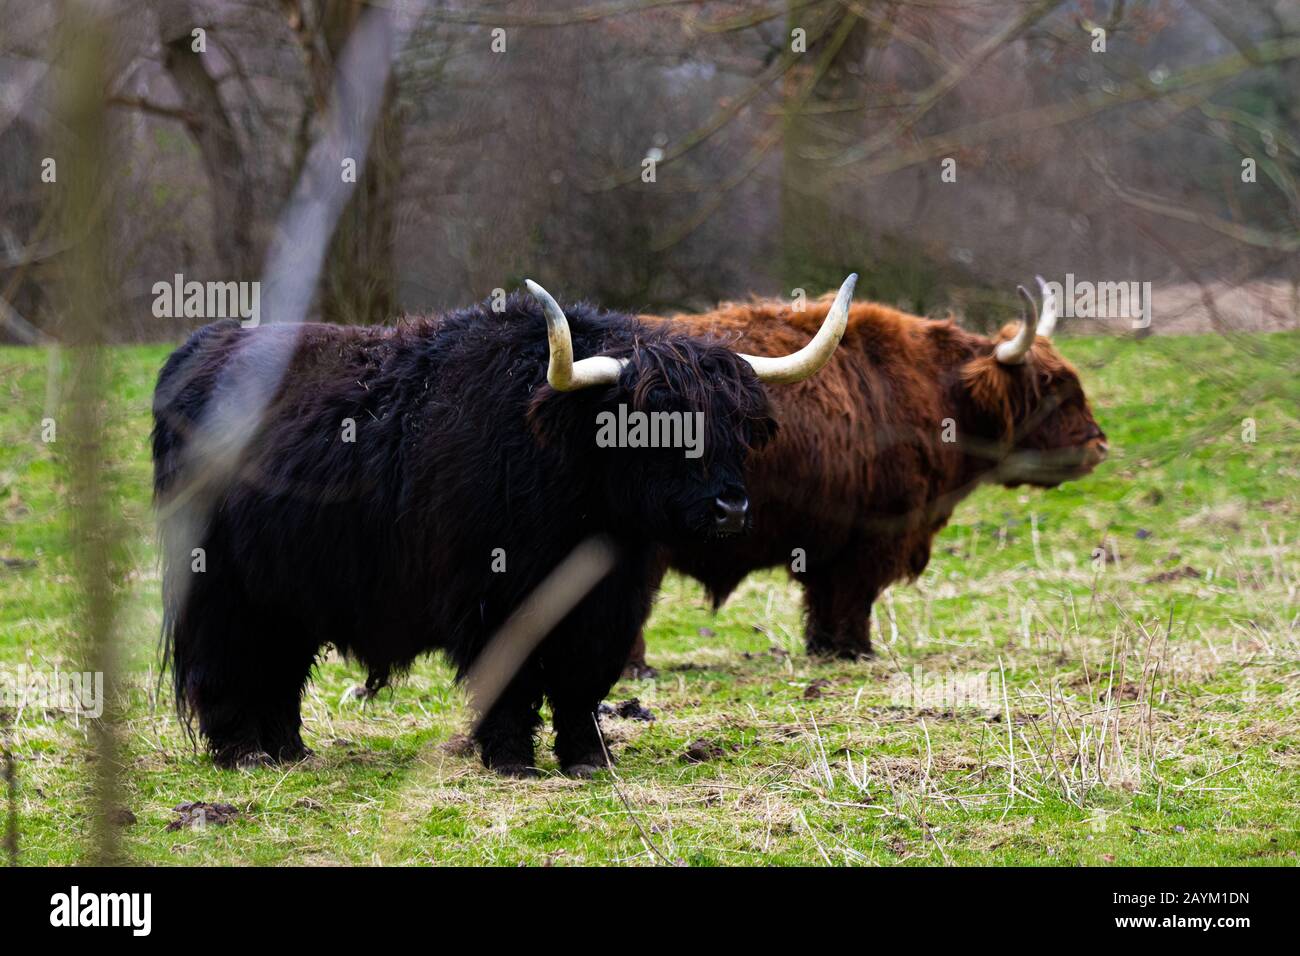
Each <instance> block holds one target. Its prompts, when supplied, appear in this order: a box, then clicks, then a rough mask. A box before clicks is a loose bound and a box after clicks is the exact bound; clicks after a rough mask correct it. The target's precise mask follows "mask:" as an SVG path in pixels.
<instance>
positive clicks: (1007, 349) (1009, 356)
mask: <svg viewBox="0 0 1300 956" xmlns="http://www.w3.org/2000/svg"><path fill="white" fill-rule="evenodd" d="M1016 291H1017V292H1019V293H1020V294H1021V295H1022V296H1023V297H1024V299H1025V301H1026V302H1028V303H1029V308H1030V310H1031V311H1032V312H1033V314H1034V317H1033V320H1032V321H1031V320H1030V319H1029V317H1028V316H1026V315H1025V313H1024V312H1021V313H1020V328H1018V329H1017V330H1016V335H1015V338H1011V339H1008V340H1007V341H1005V342H1002V343H999V345H998V347H997V348H996V349H994V350H993V355H994V357H995V358H996V359H997V360H998V361H999V362H1001V363H1002V364H1003V365H1020V364H1022V363H1023V362H1024V361H1025V356H1026V355H1028V354H1029V346H1031V345H1033V344H1034V335H1035V334H1036V333H1037V330H1038V305H1037V303H1035V302H1034V297H1033V296H1032V295H1030V294H1029V290H1028V289H1026V288H1025V287H1024V286H1022V285H1018V286H1016ZM1052 321H1053V322H1055V321H1056V320H1055V319H1053V320H1052Z"/></svg>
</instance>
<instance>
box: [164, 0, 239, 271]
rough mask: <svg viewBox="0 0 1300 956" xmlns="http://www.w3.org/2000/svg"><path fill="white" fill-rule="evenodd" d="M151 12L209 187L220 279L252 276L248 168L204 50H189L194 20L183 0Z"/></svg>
mask: <svg viewBox="0 0 1300 956" xmlns="http://www.w3.org/2000/svg"><path fill="white" fill-rule="evenodd" d="M157 10H158V38H159V40H160V41H161V42H162V47H163V66H164V68H165V69H166V70H167V73H168V75H169V76H170V77H171V80H172V83H174V84H175V86H176V90H177V92H178V93H179V94H180V97H181V101H182V103H183V104H184V110H185V119H184V122H185V126H186V128H187V129H188V130H189V132H190V135H191V136H193V137H194V141H195V143H197V144H198V147H199V156H200V157H201V159H202V162H203V168H204V170H205V171H206V172H207V176H208V182H209V184H210V187H211V202H212V245H213V249H214V251H215V252H216V255H217V261H218V262H219V263H220V268H221V270H222V273H223V278H225V279H234V280H243V279H248V278H252V277H253V276H254V275H256V273H257V268H258V264H257V261H256V258H255V256H256V249H255V246H254V242H253V219H254V215H253V204H252V198H253V189H252V183H251V182H250V181H249V176H250V170H249V168H248V164H247V163H246V162H245V157H244V154H243V150H242V149H241V147H240V145H239V140H238V138H237V136H236V135H235V127H234V123H233V122H232V121H231V119H230V114H229V113H228V112H227V111H226V108H225V106H224V104H223V103H222V102H221V95H220V92H219V90H218V88H217V82H216V80H215V79H214V78H213V76H212V74H211V73H210V72H208V66H207V63H206V62H205V59H204V57H205V54H204V53H200V52H197V51H195V49H194V38H193V35H192V31H193V30H194V28H195V27H196V26H199V25H200V24H198V23H196V21H195V17H194V13H193V11H192V9H191V7H190V5H189V4H188V3H184V2H176V0H161V2H159V3H158V4H157Z"/></svg>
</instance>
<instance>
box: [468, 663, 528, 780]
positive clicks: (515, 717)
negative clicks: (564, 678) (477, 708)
mask: <svg viewBox="0 0 1300 956" xmlns="http://www.w3.org/2000/svg"><path fill="white" fill-rule="evenodd" d="M541 706H542V691H541V680H540V673H539V671H538V669H537V665H536V663H534V662H532V661H529V662H528V663H526V664H524V666H523V668H522V669H521V670H520V671H519V673H518V674H516V675H515V677H514V679H513V680H511V682H510V683H509V684H508V685H507V686H506V689H505V690H504V691H502V693H501V696H500V697H499V698H498V699H497V701H496V703H494V704H493V705H492V708H491V709H490V710H489V711H488V712H487V713H486V714H484V715H483V716H482V717H481V718H480V719H479V721H478V723H477V724H476V725H475V727H474V740H475V742H476V743H477V744H478V749H479V755H480V756H481V757H482V759H483V765H484V766H485V767H487V768H488V769H489V770H493V771H495V772H496V773H499V774H501V775H502V776H503V777H535V776H537V768H536V767H535V766H534V763H535V756H534V745H535V740H534V738H535V736H536V733H537V727H538V725H539V724H540V723H541V715H540V713H539V711H540V709H541Z"/></svg>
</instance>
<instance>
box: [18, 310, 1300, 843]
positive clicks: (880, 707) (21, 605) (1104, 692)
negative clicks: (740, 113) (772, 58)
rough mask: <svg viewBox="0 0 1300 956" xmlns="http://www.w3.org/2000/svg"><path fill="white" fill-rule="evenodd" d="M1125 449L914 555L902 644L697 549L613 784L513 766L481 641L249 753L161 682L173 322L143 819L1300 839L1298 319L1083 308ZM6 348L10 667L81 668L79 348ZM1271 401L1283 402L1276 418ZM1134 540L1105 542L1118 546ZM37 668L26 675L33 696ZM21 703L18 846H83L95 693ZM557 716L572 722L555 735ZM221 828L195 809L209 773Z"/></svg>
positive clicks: (138, 509) (144, 824)
mask: <svg viewBox="0 0 1300 956" xmlns="http://www.w3.org/2000/svg"><path fill="white" fill-rule="evenodd" d="M1062 347H1063V350H1064V351H1065V352H1066V354H1067V355H1068V356H1070V357H1071V358H1072V359H1073V360H1074V361H1075V362H1076V363H1077V364H1078V365H1079V366H1080V369H1081V371H1082V373H1083V377H1084V381H1085V383H1086V384H1087V387H1088V389H1089V393H1090V396H1091V398H1092V401H1093V405H1094V408H1095V410H1096V413H1097V418H1098V419H1099V421H1100V422H1101V424H1102V426H1103V427H1104V428H1105V429H1106V430H1107V432H1108V433H1109V437H1110V441H1111V447H1112V453H1111V454H1112V457H1111V459H1110V461H1109V462H1107V463H1106V464H1105V465H1103V466H1102V467H1101V469H1099V470H1098V472H1097V473H1096V474H1094V475H1093V476H1091V477H1090V478H1088V479H1087V480H1085V481H1081V482H1078V483H1075V484H1073V485H1069V486H1066V487H1063V488H1061V489H1058V490H1055V491H1047V492H1043V491H1018V492H1013V491H1007V490H1005V489H1002V488H995V487H991V488H984V489H982V490H980V491H979V492H978V493H977V494H976V495H974V496H973V497H972V498H971V499H970V500H969V501H967V502H966V503H965V504H964V505H963V506H962V507H961V508H960V509H959V510H958V512H957V514H956V516H955V520H954V522H953V524H952V525H951V526H950V527H949V528H948V529H947V530H946V531H945V532H944V533H943V535H942V536H941V538H940V539H939V540H938V541H937V542H936V546H935V549H934V559H933V560H932V561H931V563H930V567H929V569H928V570H927V571H926V573H925V574H924V576H923V577H922V578H921V580H920V581H919V582H918V583H917V585H916V586H909V587H899V588H895V589H893V590H892V591H891V592H890V593H889V594H888V595H887V596H886V598H885V599H883V600H882V601H881V602H880V603H879V604H878V605H877V615H876V619H875V627H876V631H877V635H876V640H877V644H878V647H879V651H880V653H879V656H878V658H877V659H876V660H874V661H872V662H869V663H865V664H856V665H849V664H823V663H816V662H813V661H810V660H809V659H808V658H807V657H806V656H805V655H804V654H803V651H802V648H801V642H800V640H799V633H800V622H799V616H800V614H799V594H798V592H797V590H796V589H795V588H793V587H791V586H790V584H789V583H788V582H787V581H786V579H785V578H784V576H783V575H780V574H776V573H772V574H765V575H760V576H756V577H754V578H752V579H751V580H750V581H749V582H748V583H747V584H746V585H745V586H744V587H743V589H742V591H741V592H740V593H739V594H738V595H737V596H736V597H735V598H734V599H733V600H732V602H731V603H730V604H729V605H728V606H727V607H726V608H724V609H723V611H722V612H721V613H720V614H719V615H718V616H717V617H716V618H715V617H714V616H712V615H711V613H710V612H709V610H708V608H707V605H706V604H705V602H704V600H703V596H702V594H701V592H700V590H699V588H698V587H697V586H695V585H694V584H693V583H692V582H688V581H685V580H681V579H670V580H669V581H668V583H667V585H666V589H665V593H664V594H663V595H662V596H661V598H660V601H659V604H658V608H657V610H656V612H655V615H654V618H653V620H652V623H651V627H650V635H649V646H650V661H651V663H652V664H653V665H655V666H656V667H657V668H658V669H659V677H658V678H657V679H654V680H646V681H634V682H631V681H627V682H624V683H622V684H620V685H619V686H618V687H616V688H615V689H614V691H613V692H612V694H611V701H612V702H618V701H622V700H625V699H628V698H632V697H636V698H639V699H640V701H641V703H642V704H643V705H645V706H647V707H649V708H650V709H651V710H652V711H653V712H654V714H655V716H656V717H657V719H656V720H655V721H654V722H652V723H651V722H642V721H635V720H628V719H623V718H619V717H608V718H606V726H607V728H608V732H609V736H610V737H611V739H612V740H614V741H615V742H616V747H617V750H618V751H619V752H620V754H621V761H620V763H619V765H618V767H617V770H616V775H612V774H610V773H604V774H602V775H600V776H599V777H597V778H596V779H594V780H591V781H571V780H566V779H563V778H560V777H558V776H556V775H554V770H555V767H554V763H553V758H551V757H550V755H549V752H545V751H543V752H545V758H544V759H545V760H546V761H550V762H548V763H545V765H544V766H545V768H546V769H549V770H550V771H551V772H552V774H551V775H550V776H548V777H547V778H544V779H542V780H541V781H506V780H501V779H497V778H495V777H493V776H492V775H491V774H489V773H487V772H486V771H484V770H483V769H482V767H481V766H480V765H479V763H478V761H477V758H475V757H474V756H472V755H468V754H466V753H465V752H464V748H463V747H462V746H458V744H457V740H458V735H460V734H461V733H462V732H463V730H464V727H465V723H466V719H467V716H466V708H465V703H464V700H463V698H462V695H461V694H460V693H459V692H458V690H457V689H455V688H454V687H453V686H452V684H451V682H450V677H449V671H448V670H447V668H446V667H445V666H444V665H443V664H441V663H440V662H439V661H437V660H426V661H424V662H422V663H421V664H419V665H418V666H417V668H416V669H415V671H414V672H413V673H412V675H411V676H410V678H409V679H407V680H405V681H403V682H402V683H400V684H398V685H397V686H395V687H394V688H392V689H391V690H386V691H384V692H383V693H382V694H381V695H380V696H379V697H378V698H377V699H376V700H373V701H369V702H366V703H362V702H360V701H358V700H356V699H355V698H354V697H353V696H352V695H351V694H350V693H349V690H350V688H352V687H353V685H354V684H356V683H357V682H358V681H359V680H360V679H361V678H362V677H363V676H364V675H363V674H361V673H360V672H359V670H358V669H357V668H356V667H354V666H350V665H348V664H347V663H346V662H343V661H340V660H338V659H336V658H334V657H331V658H329V659H327V660H325V661H324V662H322V664H321V666H320V668H319V671H318V673H317V675H316V678H315V680H314V682H313V684H312V685H311V688H310V692H309V695H308V698H307V700H306V701H305V703H304V715H305V720H306V726H307V731H306V737H307V741H308V744H309V745H310V746H312V747H313V748H314V749H315V751H316V755H315V756H314V757H312V758H311V759H309V760H307V761H306V762H304V763H303V764H302V765H299V766H295V767H292V768H279V769H257V770H248V771H238V772H234V771H218V770H215V769H214V768H213V767H212V766H211V764H210V763H209V762H208V761H207V759H206V758H205V757H203V756H202V755H200V754H197V753H195V752H194V751H193V749H192V748H191V746H190V744H189V742H188V741H187V739H186V738H185V736H184V735H183V733H182V732H181V730H180V728H179V726H178V724H177V722H176V719H175V718H174V716H173V714H172V709H171V700H170V694H169V692H167V691H165V690H164V691H162V692H159V690H158V673H157V660H156V644H157V634H158V625H159V601H158V586H159V576H158V571H157V566H156V558H155V550H154V540H153V527H152V521H151V516H150V512H149V503H148V488H149V462H148V452H147V435H148V429H149V420H148V407H149V395H150V391H151V388H152V385H153V378H154V375H155V374H156V371H157V368H158V366H159V364H160V363H161V361H162V359H163V357H164V356H165V354H166V352H167V349H166V348H164V347H134V348H121V349H118V350H115V351H114V353H113V357H112V361H113V367H114V381H113V394H114V396H115V398H116V400H115V402H114V404H113V408H112V409H111V413H112V414H113V415H114V427H113V429H112V433H111V434H110V435H108V436H106V440H107V442H108V447H109V448H111V449H112V457H113V459H114V461H115V463H116V468H115V470H114V472H113V474H112V475H111V478H112V480H113V482H114V483H115V486H116V487H117V488H119V489H121V495H120V501H119V502H118V503H117V504H118V513H119V514H120V516H121V517H122V518H123V519H124V520H125V522H126V525H127V527H128V529H129V530H128V540H127V545H128V547H127V554H126V557H125V561H126V564H127V566H128V570H127V573H126V574H125V575H124V584H123V587H122V593H121V595H120V597H121V601H120V614H119V630H120V633H121V635H122V639H123V642H124V644H125V651H124V662H125V668H126V670H127V672H128V674H127V676H128V687H127V689H126V690H125V691H124V693H123V697H122V699H121V701H120V704H121V706H122V707H124V708H125V714H126V723H125V726H124V728H123V733H122V740H123V749H124V756H125V761H124V772H125V775H126V793H125V794H124V803H125V809H126V810H129V811H130V815H129V816H128V815H125V814H124V819H123V823H122V826H123V831H122V832H123V841H124V846H125V849H126V852H127V853H128V854H129V857H130V859H132V860H133V861H137V862H140V863H146V864H236V863H254V864H280V863H294V864H337V863H343V864H368V863H384V864H406V863H439V864H443V863H447V864H500V865H509V864H517V863H528V864H557V865H563V864H606V863H638V864H652V863H665V862H672V863H679V862H680V863H686V864H693V865H698V864H791V863H793V864H814V865H815V864H823V863H831V864H881V865H895V864H928V865H940V864H956V865H961V864H1084V865H1125V864H1138V865H1141V864H1248V863H1259V864H1274V865H1292V866H1293V865H1296V863H1297V852H1298V851H1300V714H1298V713H1297V698H1298V696H1300V667H1298V666H1297V659H1298V657H1300V653H1298V651H1300V640H1298V639H1297V593H1296V591H1297V582H1298V581H1300V561H1298V560H1297V555H1298V552H1297V547H1296V545H1297V530H1298V525H1300V521H1298V520H1297V519H1298V514H1300V511H1298V508H1300V491H1298V489H1300V480H1298V479H1300V385H1298V381H1300V379H1298V376H1297V372H1298V371H1300V336H1296V335H1295V334H1289V333H1287V334H1272V335H1258V336H1249V337H1241V338H1234V339H1225V338H1220V337H1216V336H1204V337H1172V336H1170V337H1155V338H1150V339H1146V340H1143V341H1131V340H1127V341H1126V340H1118V339H1075V340H1066V341H1064V342H1063V343H1062ZM60 368H61V364H60V362H59V361H58V359H57V358H53V359H52V358H51V356H50V355H49V354H47V353H45V352H42V351H37V350H20V349H7V350H0V396H3V399H2V400H0V509H2V510H0V558H3V559H5V561H4V565H3V566H2V567H0V687H2V686H4V681H5V680H8V681H9V682H10V683H11V684H12V683H13V682H14V681H16V680H17V679H18V678H19V676H21V675H22V674H23V673H24V671H26V672H27V673H30V672H33V671H34V672H41V673H48V672H50V671H52V670H53V669H54V668H55V667H56V666H57V667H59V668H61V669H63V670H76V669H78V663H79V658H78V656H77V653H78V652H77V651H76V648H77V646H78V638H79V635H78V634H77V630H78V625H77V618H76V616H75V613H74V609H75V602H74V599H73V598H74V594H75V581H74V579H73V576H72V570H73V569H72V564H71V560H70V557H69V554H68V548H67V544H66V540H67V536H68V533H69V517H68V514H67V512H66V511H65V509H64V508H63V507H62V494H63V489H64V485H65V477H64V476H65V472H64V470H63V467H62V465H61V462H60V459H59V455H60V452H61V449H62V447H63V445H64V444H65V440H64V439H63V437H62V436H59V440H56V441H55V442H54V443H52V444H47V443H44V442H42V440H41V420H42V418H44V417H46V416H51V417H53V418H55V420H56V421H58V420H59V402H60V395H62V394H65V393H66V388H67V383H66V381H65V380H64V379H65V376H66V372H63V373H60V372H59V369H60ZM1243 419H1251V420H1253V423H1254V429H1255V436H1254V437H1255V440H1254V441H1253V442H1252V441H1248V440H1245V439H1246V438H1249V437H1250V436H1249V434H1246V435H1245V436H1243V428H1244V427H1245V426H1244V425H1243ZM1098 549H1101V552H1102V554H1103V555H1104V557H1103V558H1098V557H1096V556H1095V555H1096V553H1097V552H1098ZM11 696H12V695H11ZM0 704H3V712H2V713H0V718H3V724H4V725H5V726H6V727H7V728H8V732H9V735H10V737H11V739H12V741H13V748H14V751H15V753H16V755H17V758H18V761H17V772H18V789H17V805H18V815H19V821H20V826H21V834H20V860H21V862H23V863H26V864H52V863H54V864H57V863H71V862H76V861H77V860H79V859H82V858H83V857H84V854H85V852H86V849H85V847H86V841H87V838H88V835H89V830H90V806H91V802H90V798H89V794H88V792H87V789H86V788H87V786H88V780H89V775H88V774H87V772H86V752H87V735H86V722H85V720H84V719H77V718H75V717H74V716H73V715H70V714H64V713H59V712H43V711H41V710H39V709H34V708H32V707H21V706H18V705H17V704H16V703H15V701H13V700H7V701H0ZM549 743H550V741H549V739H543V741H542V744H543V747H544V748H545V747H548V746H549ZM200 800H201V801H209V802H212V803H228V804H233V805H234V807H235V808H236V809H237V811H238V813H237V815H236V816H235V817H234V819H232V820H231V821H230V822H228V823H225V824H223V825H216V824H212V823H209V824H207V825H206V826H197V827H196V826H178V827H176V828H173V829H169V828H168V824H169V823H172V822H173V821H179V820H180V815H179V814H178V813H177V812H176V811H175V810H174V809H173V808H175V807H176V806H178V805H180V804H182V803H187V802H191V801H200Z"/></svg>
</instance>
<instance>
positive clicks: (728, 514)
mask: <svg viewBox="0 0 1300 956" xmlns="http://www.w3.org/2000/svg"><path fill="white" fill-rule="evenodd" d="M748 512H749V499H748V498H740V499H738V500H733V501H728V500H727V499H726V498H716V499H714V501H713V521H714V524H715V525H716V527H717V529H718V530H719V531H726V532H735V531H743V530H745V515H746V514H748Z"/></svg>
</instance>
